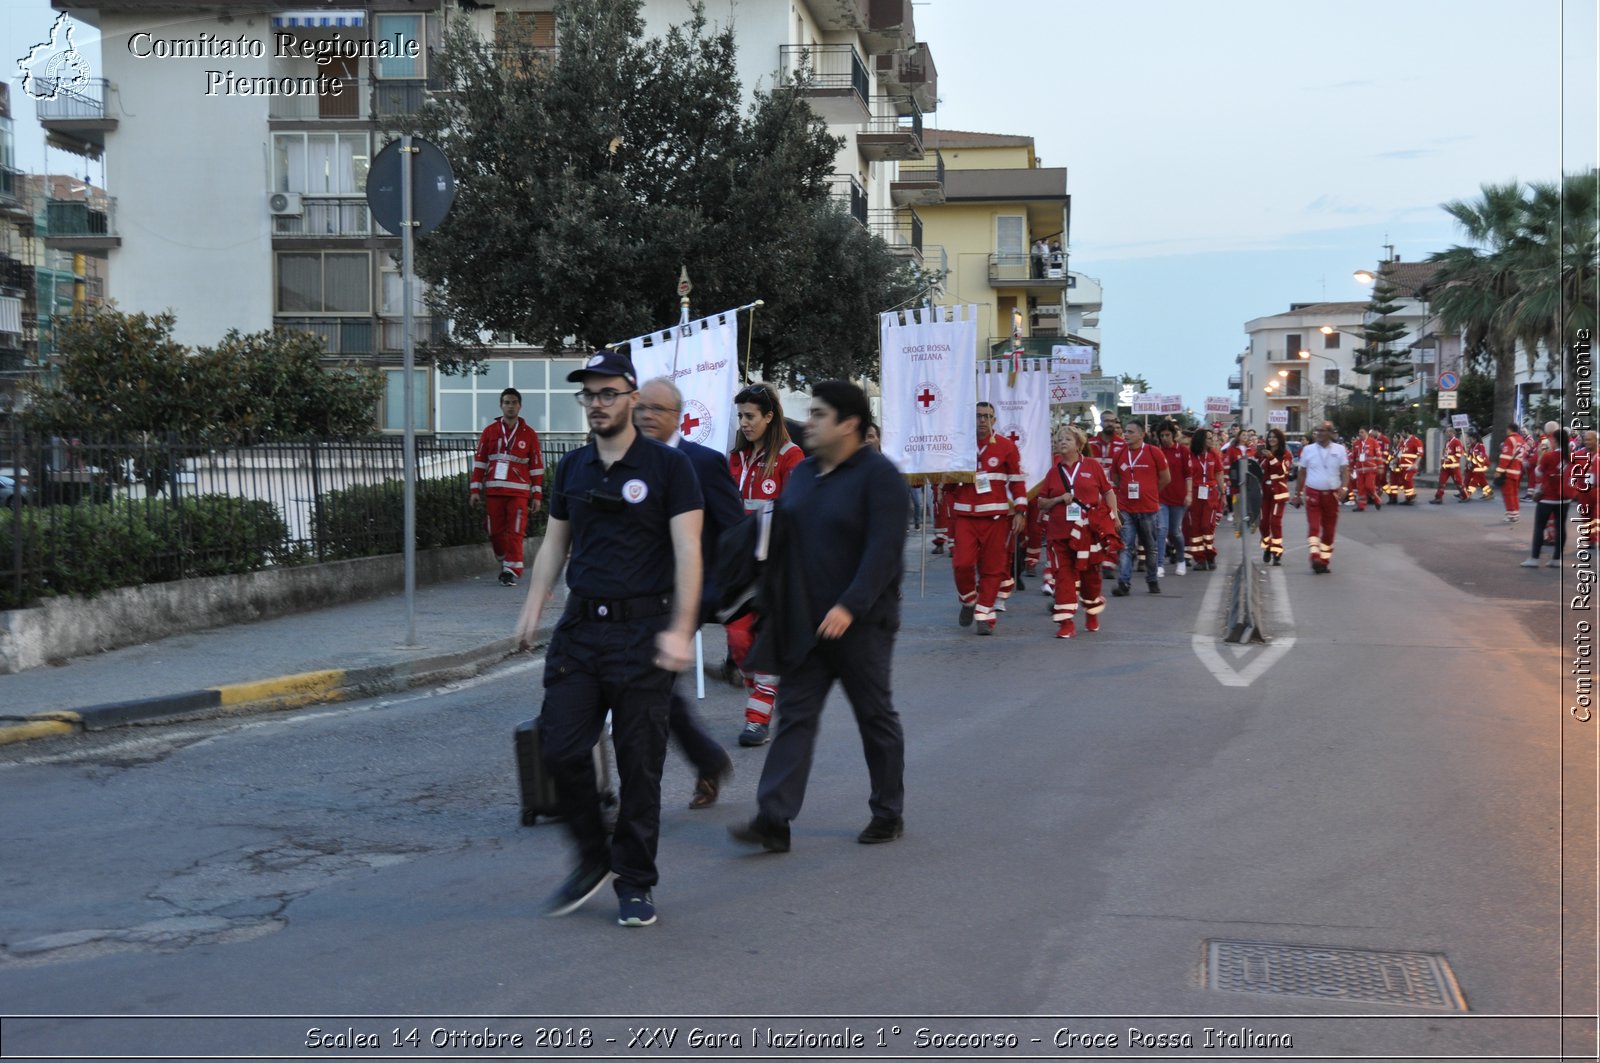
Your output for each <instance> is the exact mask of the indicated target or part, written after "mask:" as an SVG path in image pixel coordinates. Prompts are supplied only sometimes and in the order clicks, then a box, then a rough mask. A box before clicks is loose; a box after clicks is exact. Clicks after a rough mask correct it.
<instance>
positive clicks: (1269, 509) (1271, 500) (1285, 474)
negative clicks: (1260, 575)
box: [1257, 428, 1294, 565]
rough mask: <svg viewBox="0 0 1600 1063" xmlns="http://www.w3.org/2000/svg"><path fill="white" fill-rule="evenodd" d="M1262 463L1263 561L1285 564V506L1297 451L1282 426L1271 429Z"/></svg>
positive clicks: (1261, 454)
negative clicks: (1293, 449)
mask: <svg viewBox="0 0 1600 1063" xmlns="http://www.w3.org/2000/svg"><path fill="white" fill-rule="evenodd" d="M1257 460H1258V461H1259V462H1260V463H1261V563H1262V564H1264V565H1265V564H1268V563H1270V564H1274V565H1282V564H1283V507H1284V506H1286V505H1287V504H1288V502H1289V481H1290V479H1291V478H1292V477H1293V475H1294V455H1293V454H1291V453H1289V440H1288V437H1286V436H1285V435H1284V434H1283V429H1281V428H1269V429H1267V439H1266V442H1265V443H1263V444H1261V449H1260V451H1259V452H1258V454H1257Z"/></svg>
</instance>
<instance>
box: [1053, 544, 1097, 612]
mask: <svg viewBox="0 0 1600 1063" xmlns="http://www.w3.org/2000/svg"><path fill="white" fill-rule="evenodd" d="M1048 545H1049V547H1050V564H1051V567H1052V570H1053V571H1054V572H1055V589H1056V590H1055V608H1054V609H1053V610H1051V613H1050V619H1051V620H1053V621H1055V622H1056V623H1057V624H1060V623H1064V622H1065V621H1068V620H1071V619H1072V618H1073V616H1074V615H1075V614H1076V613H1077V611H1078V607H1079V606H1080V605H1081V606H1082V607H1083V611H1084V612H1085V613H1086V614H1087V615H1089V616H1099V615H1100V613H1101V612H1102V611H1103V610H1104V609H1105V607H1106V599H1105V595H1104V594H1103V593H1102V591H1101V588H1102V585H1103V584H1102V576H1101V574H1100V561H1101V559H1102V556H1103V555H1102V552H1101V551H1100V550H1098V549H1095V550H1092V551H1085V553H1087V555H1088V556H1086V557H1079V556H1078V553H1079V551H1078V550H1077V549H1076V546H1077V545H1081V544H1077V543H1075V542H1074V541H1073V540H1071V539H1051V540H1050V541H1049V543H1048Z"/></svg>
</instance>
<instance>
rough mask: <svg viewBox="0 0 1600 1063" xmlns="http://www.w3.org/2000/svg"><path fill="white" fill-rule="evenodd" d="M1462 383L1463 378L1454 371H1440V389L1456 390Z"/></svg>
mask: <svg viewBox="0 0 1600 1063" xmlns="http://www.w3.org/2000/svg"><path fill="white" fill-rule="evenodd" d="M1460 383H1461V378H1460V377H1458V376H1456V375H1455V374H1454V373H1440V374H1439V390H1440V391H1454V390H1455V389H1456V387H1457V386H1458V385H1459V384H1460Z"/></svg>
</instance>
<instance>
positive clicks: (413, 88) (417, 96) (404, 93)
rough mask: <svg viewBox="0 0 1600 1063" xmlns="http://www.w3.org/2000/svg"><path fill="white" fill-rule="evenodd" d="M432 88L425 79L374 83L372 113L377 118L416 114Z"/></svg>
mask: <svg viewBox="0 0 1600 1063" xmlns="http://www.w3.org/2000/svg"><path fill="white" fill-rule="evenodd" d="M433 88H434V85H433V84H431V83H430V82H429V81H428V80H427V79H425V78H384V79H379V80H378V81H377V82H375V83H374V86H373V91H372V111H373V114H374V115H376V116H377V117H379V118H396V117H403V116H406V115H413V114H416V113H417V112H418V111H420V110H422V105H423V103H425V102H426V101H427V99H428V92H429V91H430V90H431V89H433Z"/></svg>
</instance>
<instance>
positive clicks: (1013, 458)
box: [948, 435, 1028, 517]
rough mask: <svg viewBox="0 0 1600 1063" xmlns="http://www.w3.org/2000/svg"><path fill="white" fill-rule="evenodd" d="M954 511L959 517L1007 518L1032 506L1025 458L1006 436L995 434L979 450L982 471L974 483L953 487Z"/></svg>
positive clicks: (979, 462) (952, 510) (979, 465)
mask: <svg viewBox="0 0 1600 1063" xmlns="http://www.w3.org/2000/svg"><path fill="white" fill-rule="evenodd" d="M948 490H949V492H950V511H951V512H952V513H953V514H955V515H956V516H957V517H1004V516H1006V515H1008V514H1010V513H1012V512H1015V511H1018V510H1021V509H1022V508H1023V507H1025V506H1026V505H1027V504H1028V484H1027V482H1026V480H1025V479H1024V478H1023V475H1022V455H1021V454H1020V453H1018V451H1017V445H1016V444H1015V443H1013V442H1011V440H1009V439H1007V438H1006V437H1005V436H997V435H992V436H990V437H989V440H988V442H986V443H984V444H983V446H981V447H979V448H978V471H977V473H976V475H975V476H974V477H973V482H972V483H970V484H952V485H951V486H950V487H949V488H948Z"/></svg>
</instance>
